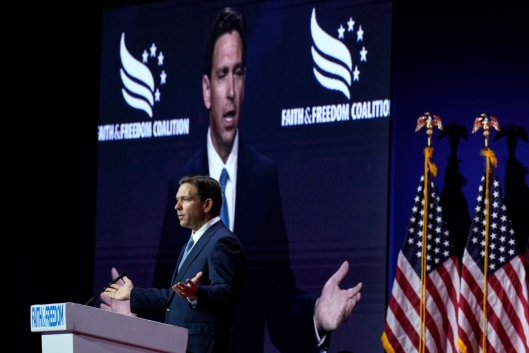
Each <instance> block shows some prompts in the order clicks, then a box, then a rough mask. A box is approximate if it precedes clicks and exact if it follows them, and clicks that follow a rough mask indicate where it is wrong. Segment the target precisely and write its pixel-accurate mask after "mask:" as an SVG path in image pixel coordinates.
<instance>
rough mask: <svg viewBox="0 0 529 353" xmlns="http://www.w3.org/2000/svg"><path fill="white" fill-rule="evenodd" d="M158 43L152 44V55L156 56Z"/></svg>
mask: <svg viewBox="0 0 529 353" xmlns="http://www.w3.org/2000/svg"><path fill="white" fill-rule="evenodd" d="M156 49H157V48H156V45H154V43H152V45H151V57H153V58H154V57H155V56H156Z"/></svg>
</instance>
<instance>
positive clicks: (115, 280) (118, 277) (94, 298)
mask: <svg viewBox="0 0 529 353" xmlns="http://www.w3.org/2000/svg"><path fill="white" fill-rule="evenodd" d="M126 275H127V271H123V272H121V274H120V275H119V276H117V277H116V278H115V279H114V280H113V281H112V282H110V283H109V284H108V286H105V287H103V290H102V291H101V292H99V293H97V294H96V295H94V296H93V297H92V298H90V300H89V301H87V302H86V304H85V305H92V304H93V303H94V302H95V300H96V299H97V297H99V296H100V295H101V293H103V292H104V291H105V289H107V288H108V287H110V286H111V285H113V284H114V283H116V282H117V281H119V280H120V279H122V278H123V277H125V276H126Z"/></svg>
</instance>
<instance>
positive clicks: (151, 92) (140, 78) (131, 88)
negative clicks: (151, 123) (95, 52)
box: [119, 33, 167, 118]
mask: <svg viewBox="0 0 529 353" xmlns="http://www.w3.org/2000/svg"><path fill="white" fill-rule="evenodd" d="M119 55H120V58H121V69H120V76H121V82H122V83H123V86H122V88H121V93H122V95H123V98H124V99H125V102H127V104H128V105H129V106H130V107H132V108H134V109H139V110H142V111H144V112H145V113H146V114H147V115H148V116H149V117H150V118H152V116H153V107H154V104H155V103H156V102H159V101H160V97H161V92H160V89H159V86H162V85H164V84H165V83H166V80H167V74H166V73H165V70H164V69H163V60H164V56H163V53H162V52H161V51H158V48H157V47H156V45H155V43H152V45H151V46H150V48H149V51H147V49H144V51H143V54H142V61H139V60H137V59H136V58H135V57H134V56H133V55H132V54H130V52H129V50H128V49H127V46H126V45H125V33H122V34H121V42H120V47H119ZM151 58H154V61H156V62H157V64H151V66H153V65H156V67H158V68H159V70H161V72H160V73H159V78H160V79H159V81H158V86H156V83H155V79H154V76H153V74H152V72H151V70H150V69H149V66H148V64H149V59H151Z"/></svg>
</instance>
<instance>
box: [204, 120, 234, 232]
mask: <svg viewBox="0 0 529 353" xmlns="http://www.w3.org/2000/svg"><path fill="white" fill-rule="evenodd" d="M207 149H208V167H209V176H210V177H212V178H215V179H216V180H217V181H219V180H220V173H222V169H223V168H226V171H227V172H228V182H227V183H226V190H225V194H226V202H227V204H228V215H229V216H230V224H226V227H228V228H229V229H230V230H231V231H232V232H233V225H234V224H235V196H236V195H235V189H236V186H237V155H238V151H239V130H237V133H236V135H235V140H234V141H233V148H232V149H231V152H230V155H229V156H228V160H227V161H226V164H224V162H223V161H222V159H221V158H220V156H219V154H218V153H217V151H216V150H215V147H213V142H212V141H211V129H210V128H208V142H207Z"/></svg>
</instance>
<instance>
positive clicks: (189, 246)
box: [178, 236, 195, 271]
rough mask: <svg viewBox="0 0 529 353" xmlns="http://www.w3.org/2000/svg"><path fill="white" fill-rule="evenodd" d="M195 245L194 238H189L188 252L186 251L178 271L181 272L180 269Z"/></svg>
mask: <svg viewBox="0 0 529 353" xmlns="http://www.w3.org/2000/svg"><path fill="white" fill-rule="evenodd" d="M194 243H195V242H194V241H193V237H192V236H191V237H189V241H188V242H187V245H186V250H185V251H184V255H183V256H182V261H180V264H179V265H178V271H180V267H182V264H183V263H184V261H185V260H186V257H187V255H188V254H189V251H191V248H192V247H193V244H194Z"/></svg>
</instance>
